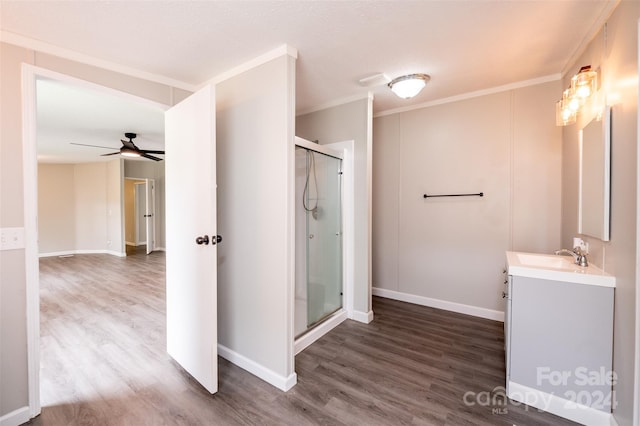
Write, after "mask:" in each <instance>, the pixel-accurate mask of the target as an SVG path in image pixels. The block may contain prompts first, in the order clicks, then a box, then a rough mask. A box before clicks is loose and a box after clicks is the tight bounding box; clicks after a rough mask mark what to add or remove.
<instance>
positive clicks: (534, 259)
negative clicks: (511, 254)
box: [516, 253, 575, 269]
mask: <svg viewBox="0 0 640 426" xmlns="http://www.w3.org/2000/svg"><path fill="white" fill-rule="evenodd" d="M516 256H517V257H518V261H520V263H521V264H522V265H527V266H533V267H538V268H553V269H574V265H575V263H574V262H573V261H572V260H573V258H572V257H570V256H557V255H544V254H530V253H517V254H516Z"/></svg>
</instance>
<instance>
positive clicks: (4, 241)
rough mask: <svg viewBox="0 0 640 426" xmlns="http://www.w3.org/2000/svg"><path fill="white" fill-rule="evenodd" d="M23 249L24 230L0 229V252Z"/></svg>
mask: <svg viewBox="0 0 640 426" xmlns="http://www.w3.org/2000/svg"><path fill="white" fill-rule="evenodd" d="M23 248H24V228H0V250H18V249H23Z"/></svg>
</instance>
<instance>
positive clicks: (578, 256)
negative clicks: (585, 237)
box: [554, 247, 589, 266]
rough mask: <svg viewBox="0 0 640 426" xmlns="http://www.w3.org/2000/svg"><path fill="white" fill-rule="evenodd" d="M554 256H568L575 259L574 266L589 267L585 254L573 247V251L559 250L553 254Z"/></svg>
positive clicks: (578, 248)
mask: <svg viewBox="0 0 640 426" xmlns="http://www.w3.org/2000/svg"><path fill="white" fill-rule="evenodd" d="M554 253H555V254H570V255H571V256H573V258H574V259H575V263H576V265H580V266H589V262H587V253H585V252H584V251H582V249H581V248H580V247H575V248H574V249H573V250H569V249H560V250H556V251H555V252H554Z"/></svg>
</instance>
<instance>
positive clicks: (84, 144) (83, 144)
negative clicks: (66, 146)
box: [69, 142, 118, 149]
mask: <svg viewBox="0 0 640 426" xmlns="http://www.w3.org/2000/svg"><path fill="white" fill-rule="evenodd" d="M69 143H70V144H71V145H80V146H92V147H94V148H105V149H118V148H114V147H112V146H100V145H88V144H86V143H75V142H69Z"/></svg>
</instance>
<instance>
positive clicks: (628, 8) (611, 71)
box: [558, 1, 640, 426]
mask: <svg viewBox="0 0 640 426" xmlns="http://www.w3.org/2000/svg"><path fill="white" fill-rule="evenodd" d="M639 18H640V2H635V1H622V2H620V4H619V6H618V7H617V8H616V9H615V11H614V12H613V14H612V15H611V17H610V18H609V19H608V21H607V23H606V26H607V28H606V34H605V30H604V29H601V30H600V32H599V33H598V34H597V35H596V37H595V38H594V39H593V40H592V41H591V43H590V44H589V46H588V47H587V49H586V51H585V52H584V53H583V54H582V55H581V56H580V58H579V59H578V60H577V61H576V62H575V63H574V64H572V66H571V68H570V72H569V73H568V74H567V75H566V76H565V80H564V83H565V86H566V85H568V84H569V79H570V78H571V76H572V75H573V74H575V73H576V72H578V70H579V69H580V67H581V66H583V65H591V66H592V67H593V68H594V69H596V68H598V67H601V70H602V72H601V78H602V87H603V90H604V92H605V94H606V97H607V99H608V102H609V104H611V105H612V129H611V240H610V241H609V242H603V241H601V240H599V239H597V238H593V237H588V236H586V235H583V236H582V238H583V239H584V240H586V241H587V242H588V243H589V250H590V254H589V262H590V263H592V264H594V265H597V266H599V267H601V268H603V269H604V270H605V271H607V272H609V273H610V274H612V275H615V277H616V291H615V319H614V337H613V343H614V348H613V356H614V357H613V368H614V370H615V372H616V374H617V376H618V383H617V384H616V385H615V387H614V390H615V395H616V399H617V403H618V407H617V408H616V409H614V416H615V418H616V420H617V422H618V424H619V425H620V426H627V425H631V424H633V410H634V408H633V405H634V376H635V374H636V372H635V368H634V360H636V359H637V358H638V356H640V354H638V353H636V352H635V347H634V345H635V338H636V330H635V316H636V310H637V309H638V307H637V306H636V303H635V300H636V292H637V291H638V289H637V284H636V283H637V274H638V271H637V266H636V265H637V263H636V262H637V256H638V252H637V245H636V244H637V235H638V232H637V231H638V230H637V225H636V220H637V214H638V211H637V202H638V198H637V178H638V129H637V126H638V19H639ZM558 96H560V94H559V93H558ZM585 119H587V120H588V117H585ZM585 119H579V120H578V122H577V123H576V124H574V125H570V126H566V127H565V128H564V129H563V144H562V146H563V153H562V156H563V163H562V169H563V173H562V191H563V202H562V243H563V245H564V246H565V247H569V246H570V245H571V242H572V241H571V239H572V237H574V236H576V235H578V234H577V232H578V224H577V222H578V131H579V129H580V128H582V127H584V125H585V124H586V123H585ZM639 397H640V396H638V395H635V398H636V399H637V398H639ZM638 415H640V413H638ZM636 424H637V423H636Z"/></svg>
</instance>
